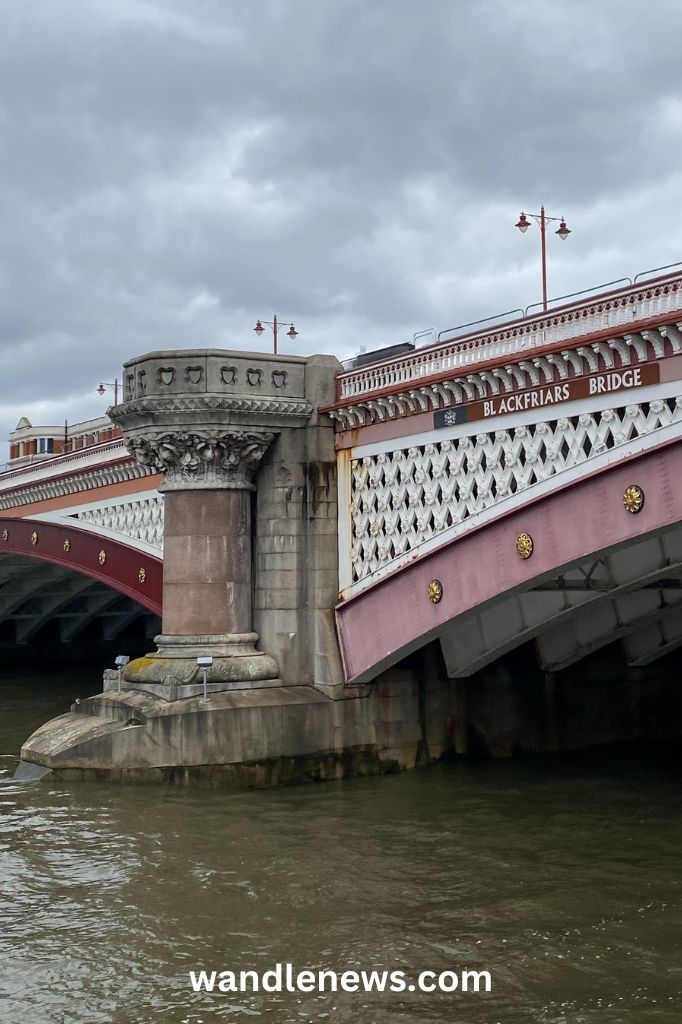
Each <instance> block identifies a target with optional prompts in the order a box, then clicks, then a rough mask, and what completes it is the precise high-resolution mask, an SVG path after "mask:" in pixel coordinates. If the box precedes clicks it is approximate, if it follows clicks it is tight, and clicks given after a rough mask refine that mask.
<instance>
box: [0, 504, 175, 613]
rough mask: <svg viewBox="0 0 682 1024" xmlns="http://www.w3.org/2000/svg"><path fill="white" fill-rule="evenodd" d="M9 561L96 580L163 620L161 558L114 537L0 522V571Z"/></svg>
mask: <svg viewBox="0 0 682 1024" xmlns="http://www.w3.org/2000/svg"><path fill="white" fill-rule="evenodd" d="M7 556H13V557H14V559H15V564H18V563H17V562H16V559H24V560H25V559H31V560H37V561H39V562H43V563H47V564H50V565H52V566H57V567H59V568H61V569H63V570H64V571H65V573H68V574H69V575H71V574H76V576H80V577H86V578H89V579H90V580H96V581H97V582H99V583H102V584H105V585H106V586H107V587H109V588H111V589H112V590H113V591H115V592H117V593H119V594H124V595H125V596H126V597H129V598H131V599H132V600H133V601H134V602H136V603H137V604H138V605H141V606H142V608H144V609H146V610H147V611H149V612H151V613H152V614H154V615H158V616H160V615H161V600H162V597H161V594H162V579H163V561H162V559H161V558H156V557H154V556H153V555H150V554H148V553H146V552H141V551H140V550H138V549H135V548H133V547H130V546H128V545H126V544H124V543H121V542H120V541H117V540H114V539H113V538H109V537H102V536H101V535H99V534H95V533H91V532H89V531H87V530H83V529H79V528H76V527H69V526H65V525H63V524H62V523H59V524H56V523H49V522H44V521H42V520H39V519H15V518H8V517H0V569H2V566H3V560H4V558H5V557H7ZM10 575H11V569H10ZM1 592H2V591H1V590H0V593H1Z"/></svg>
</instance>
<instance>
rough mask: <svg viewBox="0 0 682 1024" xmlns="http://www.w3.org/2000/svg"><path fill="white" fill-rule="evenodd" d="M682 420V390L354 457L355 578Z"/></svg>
mask: <svg viewBox="0 0 682 1024" xmlns="http://www.w3.org/2000/svg"><path fill="white" fill-rule="evenodd" d="M681 420H682V398H670V399H665V400H663V399H661V400H656V401H653V402H649V403H643V404H640V405H628V406H624V407H622V408H619V409H605V410H603V411H601V412H595V413H584V414H582V415H580V416H574V417H571V418H566V417H562V418H560V419H556V420H551V421H548V422H543V423H535V424H531V425H528V426H519V427H516V428H515V429H512V430H494V431H490V432H488V433H485V434H476V435H474V436H470V437H462V438H459V439H456V440H452V441H438V442H434V443H429V444H423V445H420V446H419V447H414V448H401V449H398V450H396V451H392V452H386V453H382V454H379V455H372V456H365V457H364V458H360V459H355V460H354V461H353V462H352V463H351V503H350V515H351V537H352V540H351V544H352V547H351V562H352V572H353V575H352V578H353V582H359V581H360V580H363V579H365V578H366V577H367V576H369V575H370V574H371V573H373V572H376V570H378V569H381V568H383V567H384V566H386V565H387V564H388V563H390V562H391V561H393V559H396V558H400V556H401V555H404V554H406V553H407V552H409V551H411V550H413V549H414V548H417V547H419V545H420V544H423V543H424V542H425V541H428V540H430V539H431V538H432V537H435V536H436V535H437V534H439V533H441V532H442V531H443V530H447V529H448V528H449V527H451V526H456V525H457V524H458V523H462V522H464V521H465V520H466V519H468V518H469V517H470V516H473V515H475V514H476V513H477V512H482V511H484V510H485V509H487V508H490V507H491V506H492V505H495V504H496V503H497V502H500V501H502V500H504V499H505V498H507V497H509V496H510V495H512V494H516V493H517V492H519V491H522V490H526V489H527V488H531V487H533V486H534V485H535V484H538V483H541V482H542V481H543V480H547V479H548V478H549V477H551V476H554V475H555V474H557V473H561V472H562V471H563V470H567V469H572V468H573V467H574V466H577V465H579V464H580V463H583V462H587V461H588V460H589V459H591V458H594V457H595V456H597V455H600V454H601V453H602V452H605V451H607V450H608V449H611V448H615V447H617V446H618V445H621V444H625V443H627V442H628V441H630V440H632V439H633V438H636V437H641V436H642V435H644V434H650V433H652V432H654V431H656V430H659V429H660V428H662V427H666V426H669V425H670V424H672V423H676V422H680V421H681Z"/></svg>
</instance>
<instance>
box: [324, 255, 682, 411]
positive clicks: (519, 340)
mask: <svg viewBox="0 0 682 1024" xmlns="http://www.w3.org/2000/svg"><path fill="white" fill-rule="evenodd" d="M679 312H682V274H681V273H677V274H670V275H667V276H665V277H660V278H657V279H655V280H653V281H649V282H646V283H642V284H639V285H631V286H628V287H626V288H621V289H617V290H616V291H613V292H607V293H603V294H601V295H598V296H596V297H593V298H590V299H586V300H583V301H580V302H573V303H569V304H567V305H565V306H561V307H558V308H556V309H553V310H551V311H550V312H548V313H538V314H536V315H534V316H529V317H524V318H523V319H520V320H516V321H511V322H508V323H506V324H502V325H500V326H498V327H496V328H494V329H489V330H485V331H479V332H476V333H473V334H469V335H465V336H464V337H458V338H456V339H451V340H447V339H446V340H445V341H443V342H442V343H439V344H437V345H429V346H427V347H425V348H423V349H419V350H418V351H416V352H414V353H412V354H410V355H407V356H401V357H396V358H393V359H388V360H386V361H384V362H381V363H374V364H370V365H369V366H365V367H363V368H362V369H357V370H347V371H345V372H343V373H340V374H339V375H338V377H337V392H336V402H337V405H340V404H343V403H346V402H348V401H349V400H353V399H361V398H366V397H370V396H377V395H381V394H382V393H384V392H388V391H393V390H395V389H396V388H401V387H404V386H406V385H415V384H419V383H423V382H424V380H425V379H428V378H435V377H442V376H443V375H447V374H452V373H461V372H462V371H466V370H467V369H470V368H473V367H476V368H478V367H481V366H483V365H484V364H487V363H490V362H495V361H498V362H504V361H509V359H510V358H511V359H513V357H515V356H518V355H520V354H522V353H537V352H539V351H540V350H544V349H550V348H554V347H557V346H563V345H565V344H566V343H568V342H579V341H580V340H581V339H582V340H589V339H592V340H594V339H596V338H597V337H598V336H601V335H603V334H604V332H606V333H607V334H609V333H610V334H613V333H614V331H615V332H616V333H622V332H626V333H630V332H631V331H632V330H635V329H637V325H641V324H643V323H646V322H648V321H651V320H655V319H656V318H658V317H661V316H665V315H668V314H670V313H679Z"/></svg>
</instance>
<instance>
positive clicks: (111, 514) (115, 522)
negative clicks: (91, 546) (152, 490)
mask: <svg viewBox="0 0 682 1024" xmlns="http://www.w3.org/2000/svg"><path fill="white" fill-rule="evenodd" d="M74 518H75V519H78V520H79V522H81V523H89V524H90V525H91V526H99V527H102V528H103V529H105V530H113V532H114V533H120V534H123V536H125V537H129V538H130V539H132V540H141V541H145V542H146V543H147V544H151V545H152V547H155V548H159V549H160V550H161V549H162V548H163V498H161V497H155V498H143V499H142V500H141V501H131V502H128V503H127V504H125V505H107V506H106V507H105V508H93V509H88V510H86V511H85V512H79V513H78V514H77V515H76V516H75V517H74Z"/></svg>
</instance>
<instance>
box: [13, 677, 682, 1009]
mask: <svg viewBox="0 0 682 1024" xmlns="http://www.w3.org/2000/svg"><path fill="white" fill-rule="evenodd" d="M91 678H93V679H94V675H93V676H92V677H91ZM88 689H89V687H88V685H87V684H86V683H84V682H83V681H82V680H81V681H80V682H76V683H74V681H73V676H70V677H69V678H68V680H67V679H66V678H63V679H62V680H61V681H60V680H59V679H58V680H57V681H54V680H53V681H52V682H51V683H50V685H48V684H47V683H46V681H45V680H41V679H39V678H35V677H33V678H30V677H26V678H23V679H21V680H18V679H13V678H8V676H7V673H5V675H4V677H3V676H0V755H1V759H0V923H1V929H0V1021H1V1022H2V1024H100V1022H102V1024H104V1022H106V1024H147V1022H149V1024H152V1022H154V1024H157V1022H159V1024H160V1022H163V1024H202V1022H203V1024H214V1022H218V1021H251V1020H259V1019H260V1020H262V1021H264V1022H272V1024H287V1022H291V1024H305V1022H318V1021H319V1022H329V1024H333V1022H343V1024H345V1022H351V1021H352V1022H356V1021H357V1022H362V1024H385V1022H389V1021H390V1022H393V1021H407V1022H415V1024H417V1022H420V1024H421V1022H434V1024H436V1022H438V1024H441V1022H442V1024H445V1022H447V1024H531V1022H532V1024H536V1022H537V1024H593V1022H594V1024H597V1022H598V1024H620V1022H623V1024H625V1022H627V1024H648V1022H652V1024H654V1022H655V1024H679V1021H680V1020H681V1019H682V959H681V957H680V951H681V950H682V900H681V895H682V893H681V881H680V875H681V868H682V788H681V787H680V782H681V776H682V772H681V770H680V758H679V750H678V751H671V750H668V751H666V752H661V751H657V752H651V751H649V752H648V753H643V752H641V751H640V752H638V753H636V754H635V753H633V752H629V753H624V752H618V753H616V752H610V753H609V754H608V755H604V754H601V755H598V756H597V755H594V754H593V755H589V756H580V757H575V758H571V759H563V760H551V761H540V760H538V761H528V762H524V763H518V762H516V763H500V762H497V763H488V764H479V765H471V766H454V767H448V768H441V767H438V768H434V769H427V770H423V771H420V772H415V773H412V774H407V775H403V776H391V777H386V778H382V779H358V780H351V781H347V782H343V783H333V784H322V785H309V786H303V787H294V788H283V789H278V790H267V791H251V792H246V793H238V794H229V793H226V792H223V791H220V790H205V789H204V790H184V789H173V788H166V787H164V786H153V785H146V786H128V787H121V786H116V785H99V784H96V783H84V784H80V785H79V784H69V785H65V784H55V783H54V782H53V783H50V782H49V781H47V782H42V783H38V784H35V783H33V784H27V783H18V782H15V781H14V780H13V778H12V773H13V770H14V767H15V765H16V761H17V753H18V750H19V746H20V743H21V741H22V739H23V738H24V737H25V736H26V735H28V733H30V732H31V730H32V729H33V728H34V727H35V726H36V725H38V724H40V723H41V722H42V721H44V720H45V719H46V718H48V717H51V716H52V715H54V714H56V713H59V712H61V711H63V710H66V709H67V708H68V705H69V703H70V702H71V700H72V699H73V697H75V696H78V695H81V696H82V695H85V694H87V692H88ZM90 689H92V687H91V688H90ZM278 962H281V963H292V964H293V965H294V968H295V970H296V971H300V970H303V969H308V968H309V969H312V970H314V971H317V970H319V969H323V968H324V969H332V970H336V971H338V972H339V973H341V972H343V971H346V970H357V971H361V970H366V971H370V970H372V969H379V970H382V969H386V970H403V971H404V972H405V974H406V976H407V978H408V979H409V980H414V979H415V978H416V977H417V976H418V974H419V973H420V972H421V971H423V970H431V971H434V972H436V973H437V974H438V973H440V972H442V971H448V972H458V973H460V974H461V972H462V971H463V970H487V971H489V972H490V975H491V979H492V991H491V992H490V993H483V992H478V993H475V992H471V991H468V992H466V993H462V992H461V991H457V992H455V993H452V994H444V993H433V994H426V993H421V992H419V991H416V992H414V993H410V992H406V993H400V994H399V993H389V992H385V993H382V994H379V993H377V992H373V993H372V994H364V993H359V992H358V993H347V992H337V993H336V994H332V993H324V994H321V993H319V992H314V993H309V994H307V993H303V992H297V993H288V992H282V993H281V994H277V993H273V994H263V993H258V994H254V993H251V992H249V993H246V994H240V993H220V992H214V993H211V994H207V993H205V992H203V993H194V992H193V990H192V986H191V983H190V979H189V972H190V971H191V970H199V969H202V968H203V969H207V970H217V971H221V970H234V971H237V972H238V971H240V970H257V971H259V972H264V971H267V970H269V969H272V968H274V966H275V965H276V964H277V963H278ZM448 977H449V976H448Z"/></svg>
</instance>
